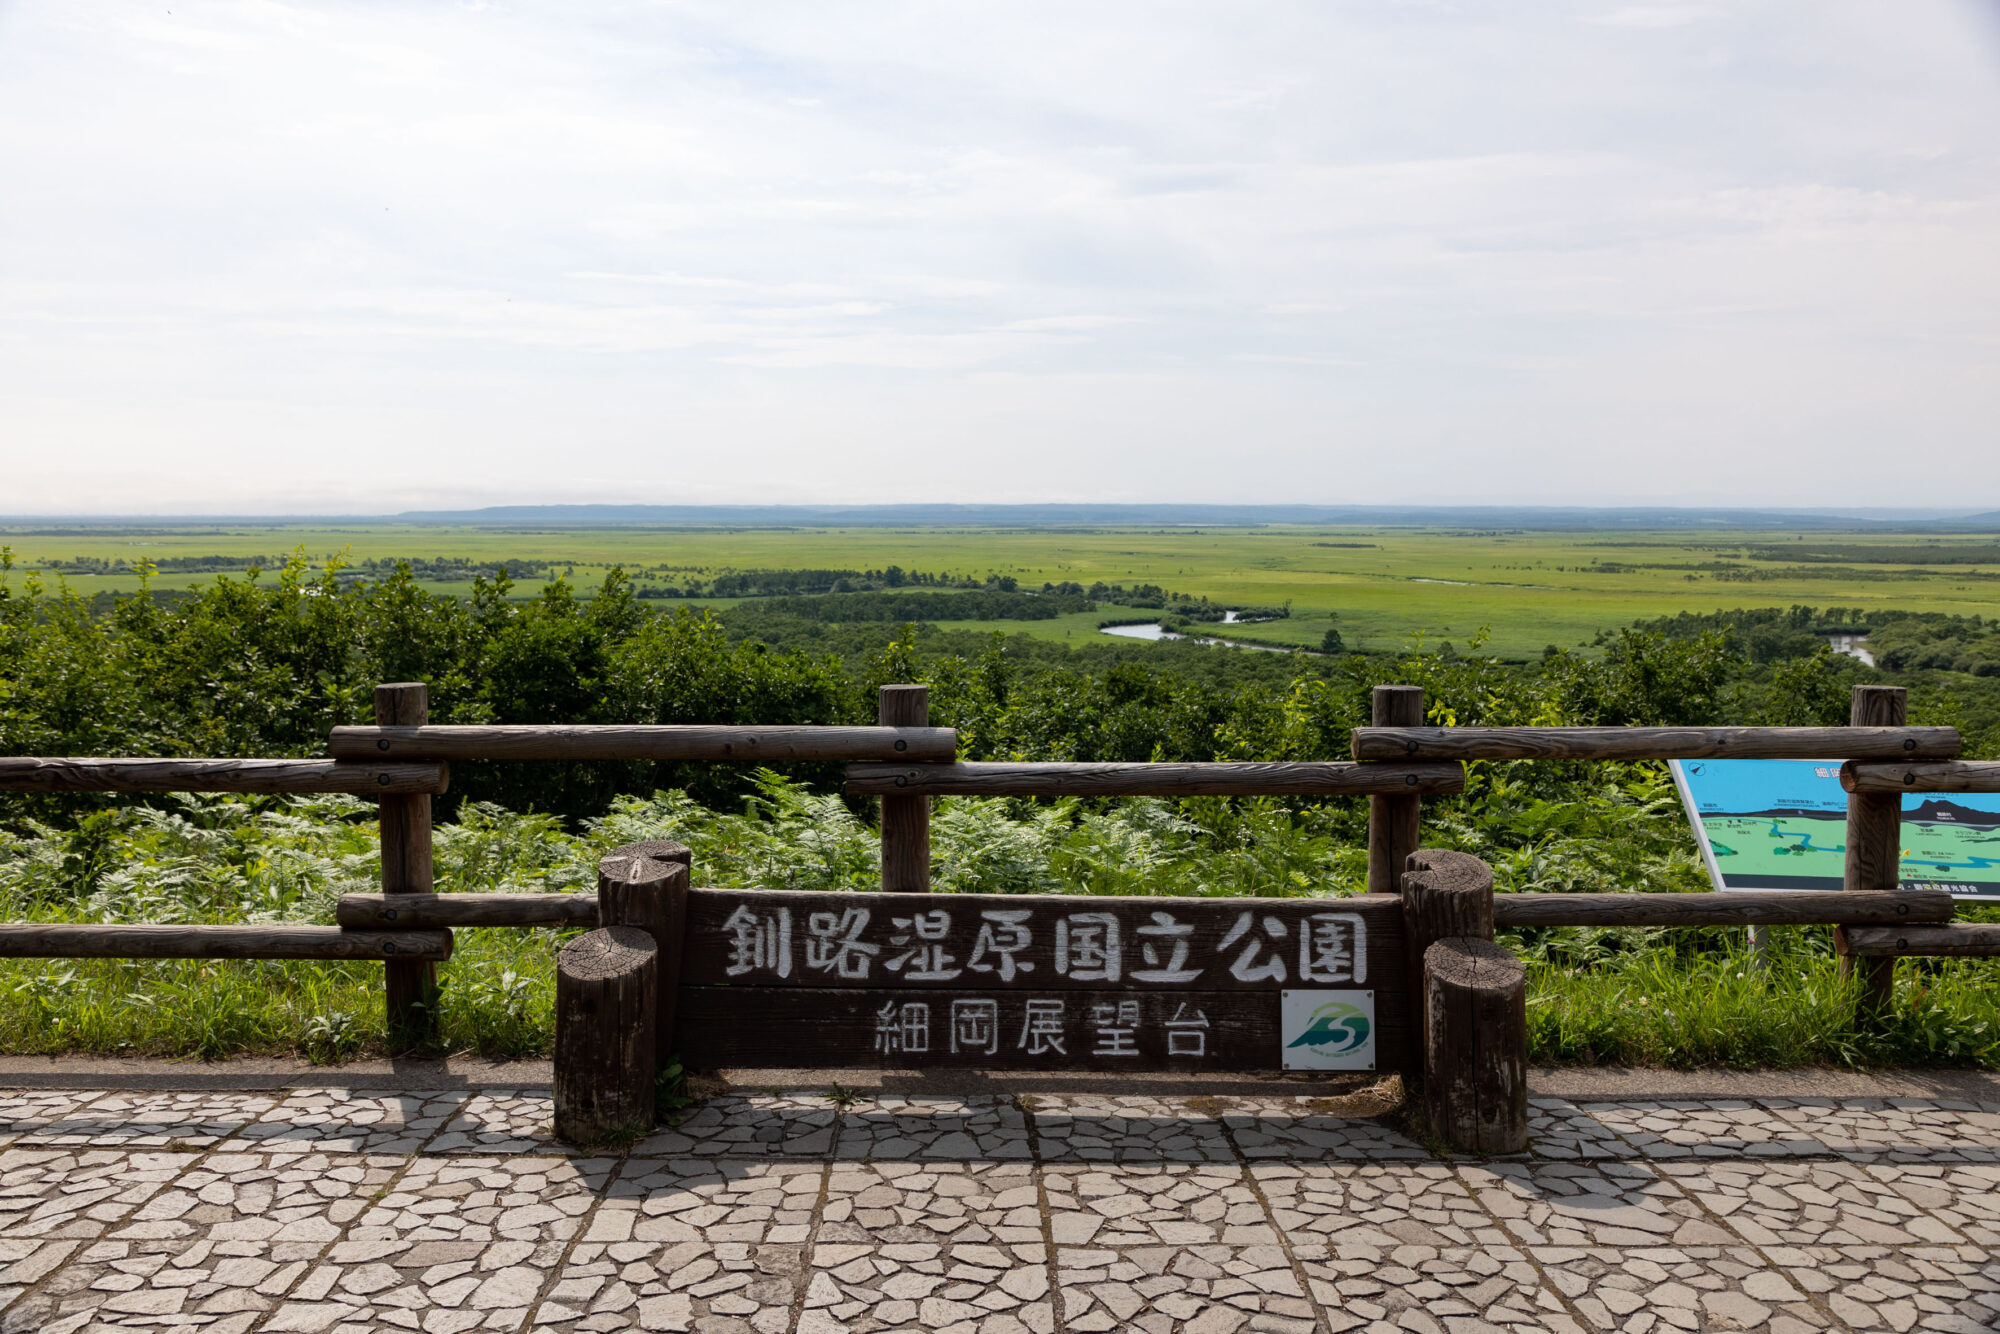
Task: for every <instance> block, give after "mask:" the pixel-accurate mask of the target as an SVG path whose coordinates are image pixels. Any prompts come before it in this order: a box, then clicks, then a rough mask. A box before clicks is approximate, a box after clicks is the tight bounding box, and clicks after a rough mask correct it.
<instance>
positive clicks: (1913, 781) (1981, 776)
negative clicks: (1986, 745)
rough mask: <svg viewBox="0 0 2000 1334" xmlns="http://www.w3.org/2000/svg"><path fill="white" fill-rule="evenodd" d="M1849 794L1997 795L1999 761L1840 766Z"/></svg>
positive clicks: (1851, 762)
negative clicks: (1943, 793) (1970, 793)
mask: <svg viewBox="0 0 2000 1334" xmlns="http://www.w3.org/2000/svg"><path fill="white" fill-rule="evenodd" d="M1840 785H1841V786H1842V787H1844V788H1846V789H1847V790H1848V791H1849V792H2000V760H1944V761H1941V762H1939V763H1935V764H1857V763H1855V762H1853V761H1849V762H1848V763H1846V764H1843V765H1841V766H1840Z"/></svg>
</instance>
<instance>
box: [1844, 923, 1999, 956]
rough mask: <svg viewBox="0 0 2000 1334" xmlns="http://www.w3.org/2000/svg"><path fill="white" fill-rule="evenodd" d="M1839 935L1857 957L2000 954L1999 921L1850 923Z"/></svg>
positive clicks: (1848, 951) (1849, 952)
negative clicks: (1942, 923) (1929, 924)
mask: <svg viewBox="0 0 2000 1334" xmlns="http://www.w3.org/2000/svg"><path fill="white" fill-rule="evenodd" d="M1840 936H1841V943H1842V945H1843V946H1844V947H1845V949H1846V952H1847V953H1848V954H1849V955H1851V956H1853V957H1856V958H1865V959H1896V958H1907V957H1909V956H1912V955H1923V956H1926V957H1930V956H1943V957H1951V956H1958V957H1981V958H1991V957H1993V956H1994V955H1996V954H2000V922H1953V923H1951V924H1950V925H1948V926H1849V927H1843V928H1841V931H1840Z"/></svg>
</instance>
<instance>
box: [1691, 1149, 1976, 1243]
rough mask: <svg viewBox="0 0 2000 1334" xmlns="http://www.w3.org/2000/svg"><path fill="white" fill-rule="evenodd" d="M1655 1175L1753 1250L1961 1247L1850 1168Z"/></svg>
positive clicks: (1715, 1168)
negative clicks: (1925, 1244)
mask: <svg viewBox="0 0 2000 1334" xmlns="http://www.w3.org/2000/svg"><path fill="white" fill-rule="evenodd" d="M1660 1174H1661V1176H1663V1177H1664V1178H1666V1179H1667V1180H1669V1181H1672V1182H1674V1183H1676V1184H1677V1185H1679V1186H1680V1188H1681V1189H1682V1190H1684V1191H1686V1192H1687V1193H1688V1194H1690V1195H1692V1196H1693V1197H1694V1198H1695V1199H1696V1200H1698V1201H1699V1202H1700V1203H1701V1206H1702V1207H1703V1208H1704V1209H1706V1210H1708V1212H1709V1213H1711V1214H1714V1215H1715V1216H1716V1217H1718V1218H1720V1219H1722V1220H1723V1221H1724V1222H1726V1223H1727V1224H1728V1225H1729V1227H1730V1229H1731V1230H1732V1231H1734V1232H1735V1233H1737V1234H1738V1235H1739V1236H1741V1237H1742V1238H1743V1240H1745V1241H1747V1242H1749V1243H1751V1244H1752V1245H1753V1246H1772V1245H1781V1244H1782V1245H1794V1246H1803V1245H1855V1244H1858V1245H1885V1246H1908V1245H1916V1244H1919V1243H1923V1242H1942V1243H1952V1242H1958V1241H1961V1240H1963V1238H1962V1237H1960V1236H1959V1234H1958V1233H1956V1232H1954V1231H1953V1230H1952V1229H1951V1228H1950V1227H1948V1226H1946V1225H1945V1224H1944V1223H1943V1222H1941V1221H1939V1220H1938V1219H1936V1218H1934V1217H1930V1216H1928V1215H1926V1214H1925V1213H1924V1211H1923V1210H1922V1209H1921V1208H1920V1207H1919V1206H1918V1205H1917V1204H1916V1203H1915V1202H1914V1201H1912V1200H1910V1199H1908V1198H1906V1197H1905V1196H1903V1195H1901V1194H1899V1193H1898V1192H1897V1191H1896V1190H1895V1188H1894V1187H1893V1186H1891V1185H1890V1184H1889V1183H1887V1182H1885V1181H1882V1180H1880V1179H1879V1178H1877V1177H1875V1176H1873V1175H1871V1174H1870V1173H1869V1172H1868V1170H1867V1169H1866V1168H1864V1167H1861V1166H1860V1165H1859V1164H1856V1163H1841V1162H1831V1163H1784V1162H1779V1163H1751V1162H1741V1163H1701V1164H1694V1163H1665V1164H1662V1165H1661V1167H1660Z"/></svg>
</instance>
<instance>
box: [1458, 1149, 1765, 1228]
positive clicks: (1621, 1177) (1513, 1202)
mask: <svg viewBox="0 0 2000 1334" xmlns="http://www.w3.org/2000/svg"><path fill="white" fill-rule="evenodd" d="M1458 1173H1459V1175H1460V1176H1461V1177H1462V1178H1463V1179H1464V1180H1465V1181H1466V1183H1467V1184H1468V1185H1470V1186H1471V1187H1472V1190H1473V1193H1474V1195H1476V1196H1477V1197H1478V1199H1479V1202H1480V1204H1482V1205H1484V1206H1485V1208H1486V1209H1487V1210H1488V1212H1490V1213H1492V1214H1493V1216H1494V1217H1496V1218H1498V1219H1499V1220H1500V1223H1501V1226H1502V1227H1504V1228H1505V1229H1506V1231H1507V1233H1508V1235H1509V1236H1510V1237H1512V1238H1513V1239H1514V1240H1516V1241H1518V1242H1523V1243H1526V1244H1527V1245H1530V1246H1577V1247H1581V1246H1661V1245H1667V1244H1669V1243H1671V1244H1673V1245H1710V1246H1728V1245H1739V1244H1741V1243H1740V1241H1739V1239H1738V1238H1737V1237H1735V1236H1733V1235H1732V1234H1730V1233H1728V1232H1726V1231H1724V1230H1723V1229H1722V1228H1721V1227H1720V1226H1719V1225H1718V1224H1716V1223H1715V1222H1713V1221H1712V1220H1710V1219H1709V1218H1708V1217H1707V1216H1706V1215H1705V1214H1704V1213H1703V1212H1702V1209H1701V1206H1700V1205H1699V1204H1698V1203H1696V1202H1695V1201H1694V1200H1693V1199H1692V1198H1690V1197H1689V1196H1687V1195H1686V1194H1684V1193H1682V1191H1681V1190H1680V1189H1679V1188H1678V1187H1677V1186H1675V1185H1674V1184H1673V1183H1672V1182H1671V1181H1669V1180H1667V1179H1666V1178H1664V1177H1663V1176H1661V1175H1660V1173H1659V1171H1658V1170H1657V1169H1655V1168H1654V1167H1653V1166H1652V1165H1650V1164H1645V1163H1603V1164H1598V1165H1589V1164H1583V1163H1574V1164H1572V1163H1511V1162H1510V1163H1492V1164H1488V1165H1486V1166H1483V1167H1473V1166H1465V1167H1460V1168H1459V1169H1458Z"/></svg>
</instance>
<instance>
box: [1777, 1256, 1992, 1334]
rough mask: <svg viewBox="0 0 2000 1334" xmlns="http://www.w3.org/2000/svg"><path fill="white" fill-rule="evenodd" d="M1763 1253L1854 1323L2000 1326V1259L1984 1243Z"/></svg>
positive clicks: (1959, 1332)
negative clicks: (1976, 1244) (1975, 1244)
mask: <svg viewBox="0 0 2000 1334" xmlns="http://www.w3.org/2000/svg"><path fill="white" fill-rule="evenodd" d="M1764 1253H1765V1255H1766V1256H1767V1257H1768V1258H1769V1259H1770V1261H1771V1262H1772V1263H1773V1264H1775V1265H1777V1266H1778V1267H1779V1268H1780V1269H1782V1270H1783V1271H1784V1272H1785V1274H1786V1276H1787V1277H1788V1278H1790V1279H1791V1280H1792V1282H1793V1283H1795V1284H1797V1285H1798V1287H1800V1288H1801V1289H1803V1290H1804V1291H1806V1292H1809V1293H1812V1294H1813V1295H1814V1296H1815V1297H1817V1298H1818V1299H1819V1300H1820V1302H1821V1303H1822V1304H1824V1305H1825V1307H1826V1308H1827V1309H1828V1310H1829V1311H1831V1312H1832V1313H1833V1314H1834V1315H1835V1316H1836V1317H1838V1318H1839V1319H1840V1321H1841V1322H1842V1323H1843V1324H1845V1325H1847V1326H1848V1327H1849V1328H1851V1329H1856V1330H1885V1331H1886V1330H1894V1331H1896V1332H1897V1334H1904V1331H1908V1330H1911V1329H1924V1330H1946V1331H1952V1332H1953V1334H1974V1332H1975V1331H1978V1332H1979V1334H1986V1332H1987V1331H1991V1330H1993V1329H1996V1328H2000V1260H1996V1258H1995V1257H1994V1254H1993V1252H1992V1251H1990V1250H1989V1249H1987V1248H1986V1247H1983V1246H1767V1247H1765V1248H1764Z"/></svg>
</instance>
